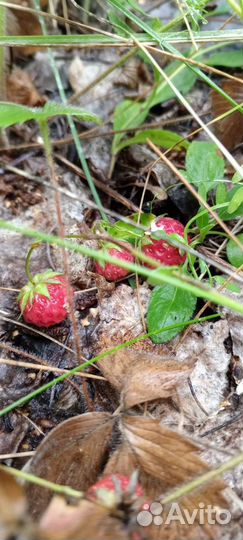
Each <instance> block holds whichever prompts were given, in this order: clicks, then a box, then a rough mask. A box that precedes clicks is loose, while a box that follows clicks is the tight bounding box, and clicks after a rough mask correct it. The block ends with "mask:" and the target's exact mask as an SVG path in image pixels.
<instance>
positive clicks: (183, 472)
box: [107, 416, 227, 540]
mask: <svg viewBox="0 0 243 540" xmlns="http://www.w3.org/2000/svg"><path fill="white" fill-rule="evenodd" d="M121 431H122V432H123V435H124V439H125V441H126V443H125V444H126V445H127V447H128V446H130V453H132V454H133V456H134V458H133V459H134V463H137V468H138V469H139V471H140V472H141V474H140V475H139V482H141V484H142V485H143V488H144V490H145V493H146V494H148V495H149V496H150V500H151V502H154V501H155V502H156V501H159V500H162V499H163V498H164V496H165V494H166V492H167V491H168V490H171V489H173V488H176V487H179V486H181V485H183V484H185V483H188V482H189V481H190V480H192V479H195V478H197V477H198V476H199V475H200V474H202V473H204V472H205V471H206V470H207V469H208V467H207V465H206V464H205V463H203V462H202V461H201V459H200V458H199V457H198V455H197V454H196V450H198V449H197V447H196V446H195V444H194V443H192V442H191V441H189V440H188V439H186V438H185V437H183V436H182V435H180V434H178V433H176V432H173V431H171V430H170V429H167V428H165V427H162V426H161V424H160V421H159V420H155V419H148V418H145V417H138V416H137V417H135V416H130V417H128V416H127V417H124V418H123V420H122V423H121ZM116 457H117V458H118V454H117V456H116ZM120 457H121V456H120ZM113 459H114V458H113ZM117 462H118V463H119V460H118V461H117ZM120 462H121V461H120ZM107 469H108V466H107ZM153 481H154V482H153ZM153 483H154V489H153ZM223 489H224V484H223V482H221V481H214V482H211V483H210V484H209V485H206V486H205V485H204V486H202V487H201V488H198V489H197V490H196V491H193V492H192V493H190V494H189V495H187V496H184V497H182V498H181V499H180V500H179V507H180V510H182V511H183V512H184V511H186V510H187V511H188V512H190V513H191V512H193V511H195V509H196V510H198V509H200V504H203V505H205V507H209V506H210V505H211V506H213V507H221V508H223V509H225V508H227V503H226V501H225V500H224V497H223V496H222V493H221V492H222V490H223ZM170 509H171V505H166V506H165V507H164V508H163V516H162V517H163V520H165V518H166V516H167V515H168V512H169V511H170ZM198 516H199V513H198ZM205 521H206V520H205ZM146 532H147V535H148V538H150V539H158V540H178V538H180V539H181V538H186V539H190V538H197V540H200V539H203V538H214V537H217V534H218V526H217V524H215V526H211V525H210V524H208V523H207V522H206V523H205V524H203V525H202V524H201V523H200V522H199V520H198V518H197V517H196V518H195V522H194V523H193V525H189V524H188V523H186V522H185V523H184V524H181V523H180V521H179V522H178V520H174V521H173V520H172V522H170V523H169V524H168V525H166V524H164V523H163V524H161V525H159V524H158V522H157V524H156V523H155V522H153V523H152V524H151V525H150V526H149V527H146Z"/></svg>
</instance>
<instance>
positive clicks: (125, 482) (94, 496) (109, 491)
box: [86, 474, 144, 506]
mask: <svg viewBox="0 0 243 540" xmlns="http://www.w3.org/2000/svg"><path fill="white" fill-rule="evenodd" d="M125 495H128V496H129V495H130V496H133V497H134V496H135V497H137V498H138V497H144V492H143V489H142V487H141V486H140V484H135V485H134V486H133V478H132V477H129V476H125V475H123V474H110V475H108V476H104V477H103V478H101V480H98V482H96V484H94V485H93V486H91V487H90V488H89V489H88V491H87V494H86V496H87V498H88V499H89V500H92V501H101V502H104V503H107V505H108V506H112V504H113V503H115V502H118V501H119V500H121V499H122V497H124V496H125Z"/></svg>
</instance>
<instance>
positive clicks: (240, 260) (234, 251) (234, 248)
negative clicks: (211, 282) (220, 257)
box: [226, 233, 243, 268]
mask: <svg viewBox="0 0 243 540" xmlns="http://www.w3.org/2000/svg"><path fill="white" fill-rule="evenodd" d="M236 238H237V239H238V240H239V241H240V242H241V243H242V249H240V247H239V246H238V245H237V244H236V243H235V242H234V241H233V240H229V241H228V244H227V247H226V253H227V257H228V260H229V262H230V264H232V266H236V268H239V266H241V265H242V264H243V233H241V234H238V236H236Z"/></svg>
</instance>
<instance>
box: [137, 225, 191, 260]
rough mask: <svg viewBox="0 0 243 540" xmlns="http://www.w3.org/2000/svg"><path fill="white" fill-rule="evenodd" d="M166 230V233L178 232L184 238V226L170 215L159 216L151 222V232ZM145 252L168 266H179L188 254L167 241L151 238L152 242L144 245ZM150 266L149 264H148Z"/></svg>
mask: <svg viewBox="0 0 243 540" xmlns="http://www.w3.org/2000/svg"><path fill="white" fill-rule="evenodd" d="M156 231H164V232H165V233H166V234H177V235H178V236H181V237H182V238H184V226H183V225H182V223H180V221H177V220H176V219H173V218H170V217H159V218H157V219H156V220H155V221H154V222H153V223H152V224H151V232H152V233H153V232H156ZM142 250H143V253H145V255H148V257H151V258H152V259H155V260H156V261H158V262H160V263H161V264H164V265H166V266H177V265H180V264H182V263H184V262H185V260H186V254H185V253H183V254H182V253H181V252H180V250H179V249H178V248H176V247H174V246H172V245H170V244H168V242H166V240H162V239H158V240H156V239H155V238H151V243H150V244H145V245H143V247H142ZM147 266H148V265H147Z"/></svg>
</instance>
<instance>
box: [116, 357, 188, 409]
mask: <svg viewBox="0 0 243 540" xmlns="http://www.w3.org/2000/svg"><path fill="white" fill-rule="evenodd" d="M133 355H134V353H133ZM193 364H194V362H190V361H189V362H188V363H187V364H179V363H178V362H176V361H173V360H164V359H163V358H161V357H159V356H158V357H157V358H156V356H154V355H152V354H146V353H142V354H138V353H137V362H135V363H133V364H132V365H131V367H130V369H129V370H128V372H127V376H126V378H125V379H124V382H123V389H122V404H123V407H124V409H129V408H131V407H134V406H135V405H138V404H139V403H145V402H146V401H153V400H155V399H161V398H168V397H170V396H171V395H172V394H173V393H174V391H175V388H176V387H177V385H179V384H180V383H181V382H184V381H185V379H187V378H188V376H189V374H190V372H191V371H192V368H193Z"/></svg>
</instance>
